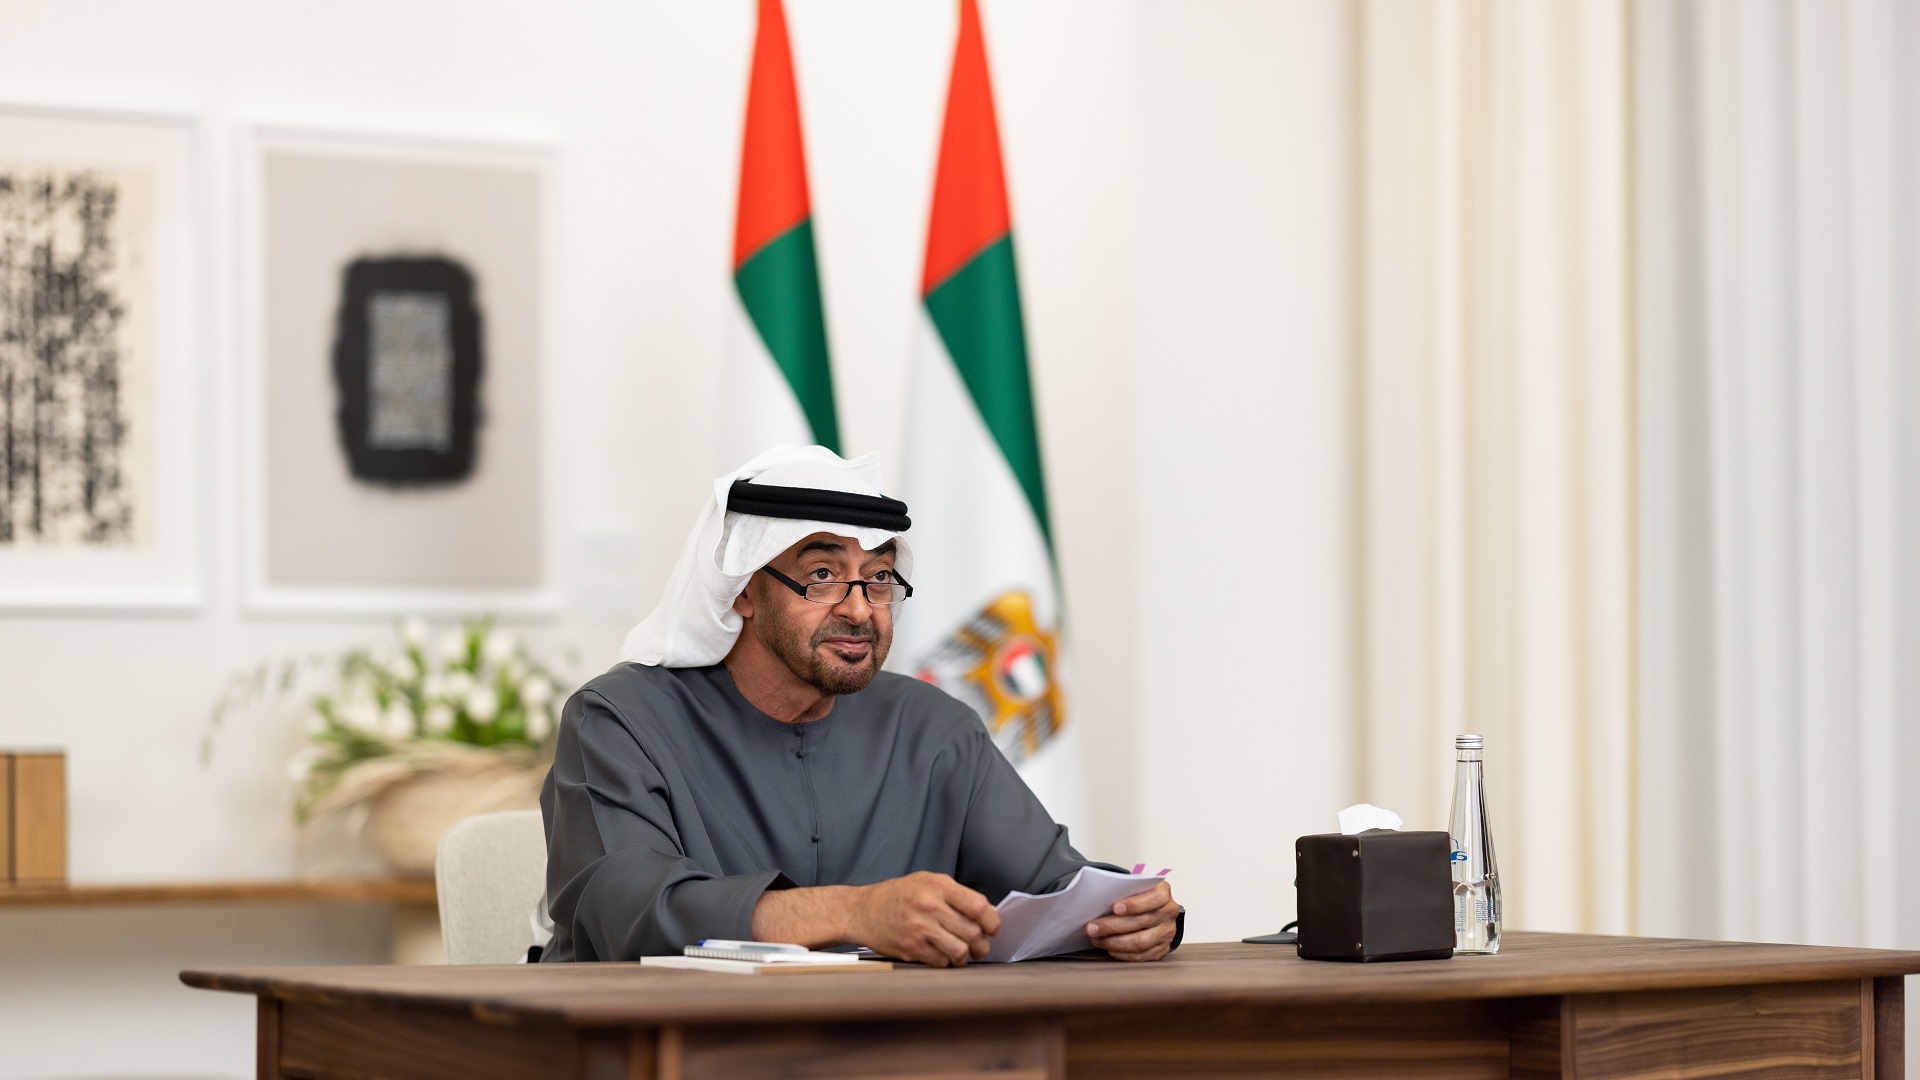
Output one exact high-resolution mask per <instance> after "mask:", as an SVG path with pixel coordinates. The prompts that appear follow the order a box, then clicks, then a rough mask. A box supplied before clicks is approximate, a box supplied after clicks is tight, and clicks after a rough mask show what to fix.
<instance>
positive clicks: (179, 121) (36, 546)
mask: <svg viewBox="0 0 1920 1080" xmlns="http://www.w3.org/2000/svg"><path fill="white" fill-rule="evenodd" d="M203 145H204V144H203V139H202V131H201V125H200V122H199V120H198V119H197V118H196V117H195V116H193V115H191V114H188V113H175V112H156V111H143V110H131V109H114V108H96V107H89V106H71V105H59V104H49V103H42V102H30V101H13V100H8V101H0V175H8V176H12V177H14V178H15V179H16V180H22V179H24V178H28V177H35V176H38V177H46V178H50V179H51V180H52V183H53V184H54V185H55V186H60V187H62V189H63V190H65V191H67V192H73V191H75V190H78V189H76V188H74V187H72V186H71V185H72V184H73V183H74V182H75V178H84V177H92V178H94V179H91V180H85V179H82V180H81V181H80V183H81V184H82V185H83V186H86V187H88V188H90V189H91V190H93V191H95V192H104V191H109V190H110V191H111V192H112V193H113V199H112V201H113V203H114V206H115V209H114V211H113V212H112V214H111V215H110V216H109V218H108V219H107V220H111V221H112V223H113V224H112V225H111V227H110V228H108V229H103V230H102V231H103V232H110V233H111V234H112V235H113V237H114V240H113V241H112V242H111V243H110V246H109V247H107V248H104V249H101V250H109V251H111V252H112V253H113V254H112V255H110V256H107V257H108V258H110V259H111V260H113V262H112V268H111V269H107V270H102V271H100V272H99V273H98V274H97V277H96V285H95V286H93V288H94V289H95V291H96V293H97V295H99V296H101V297H103V298H104V297H107V296H112V297H114V300H113V301H111V302H110V304H109V306H111V307H112V308H114V309H115V315H114V316H113V317H112V318H113V325H114V326H115V327H116V329H114V330H112V331H110V332H109V333H108V335H107V336H108V337H110V338H111V339H112V340H114V341H115V342H117V345H116V346H115V347H114V348H113V350H112V352H113V356H112V359H111V361H106V362H102V363H99V364H92V365H91V370H94V371H95V372H96V373H97V372H99V371H103V370H105V369H106V366H107V365H108V364H110V365H111V368H112V370H113V372H114V375H113V384H114V386H115V388H116V389H115V392H114V397H113V402H112V404H111V405H109V406H105V407H104V411H102V412H99V413H95V412H94V411H93V410H95V409H96V408H97V407H98V406H96V405H80V404H76V405H72V406H69V408H70V409H77V410H79V411H82V412H86V413H88V415H90V416H93V415H111V416H116V417H119V418H120V422H121V424H122V425H123V426H122V427H121V432H120V434H119V435H117V436H115V437H113V438H112V439H111V440H110V442H111V446H112V449H111V450H110V451H108V452H107V456H108V457H110V458H111V465H110V466H108V469H109V470H110V472H109V473H106V474H100V475H110V476H111V480H109V481H106V482H105V483H98V482H95V481H93V480H89V481H88V482H87V483H84V484H82V485H80V486H81V487H82V488H84V489H85V490H87V491H88V492H89V494H88V495H86V496H84V497H82V498H79V499H76V498H73V497H71V496H65V497H62V496H59V495H54V496H51V497H44V496H45V493H46V492H57V491H59V490H61V488H62V487H63V486H64V488H65V490H66V491H68V492H71V491H73V490H74V483H73V481H72V480H71V478H69V479H67V480H64V481H62V480H59V479H54V478H50V477H51V475H52V474H55V473H57V472H58V471H59V470H60V468H61V465H60V463H59V462H58V461H57V460H55V458H56V457H57V455H48V454H44V453H43V454H42V455H41V456H40V457H38V458H35V459H34V463H33V464H31V465H29V464H25V463H24V459H23V460H22V462H21V463H16V464H13V465H8V466H0V472H6V473H9V474H10V478H9V476H0V499H9V500H12V502H13V506H12V507H11V508H10V510H9V512H8V514H7V516H8V518H9V520H8V523H7V526H6V530H5V531H6V533H7V536H6V538H5V539H4V541H0V611H4V612H61V611H81V612H86V611H99V612H109V613H110V612H120V611H125V612H181V613H190V612H193V611H197V610H199V609H201V608H202V607H203V606H204V605H205V603H206V596H207V593H206V582H207V564H208V557H207V541H208V527H207V521H208V517H209V513H208V501H207V496H208V480H207V476H208V472H209V469H208V456H207V455H208V444H207V440H206V428H207V425H206V417H207V415H208V411H209V410H208V407H207V371H208V366H207V363H206V357H205V354H204V350H205V341H206V335H205V314H204V307H203V303H204V291H203V288H202V283H203V281H204V273H205V264H204V262H203V259H204V257H205V250H204V247H203V237H204V232H205V230H204V222H205V199H204V188H203V177H204V169H203V162H202V154H203ZM23 190H25V189H24V187H21V186H16V187H12V188H10V189H9V195H10V196H14V197H17V195H18V193H19V192H21V191H23ZM75 198H77V196H73V195H71V194H69V195H66V196H62V197H61V201H62V202H63V203H66V204H67V206H65V207H63V208H61V209H58V210H52V209H50V208H51V207H53V205H54V201H53V200H52V198H51V197H49V198H48V199H45V200H42V201H40V202H39V203H37V204H27V203H20V202H16V203H14V204H13V210H12V211H5V212H15V213H16V216H15V218H14V219H13V221H12V222H11V224H10V225H0V233H5V232H7V231H8V230H9V229H10V230H11V233H10V236H4V237H0V244H5V243H12V244H14V245H15V246H16V249H17V250H19V249H21V246H22V245H25V246H27V247H32V246H34V245H36V244H39V243H42V242H44V243H46V244H47V245H48V246H47V247H46V249H45V250H47V251H48V252H49V253H57V252H59V251H61V250H65V248H66V246H67V245H68V244H69V243H70V240H69V239H64V238H63V239H59V240H48V239H47V238H48V237H49V236H54V235H59V236H62V237H70V236H71V232H72V223H71V221H67V220H66V219H67V217H68V216H69V215H70V214H71V213H73V211H72V210H71V209H70V206H71V205H72V202H73V200H74V199H75ZM26 205H32V206H35V207H37V209H33V210H31V211H30V212H29V213H27V215H26V216H24V217H23V216H19V212H20V211H21V207H22V206H26ZM29 217H31V218H32V221H33V222H35V223H28V218H29ZM56 222H64V223H58V224H56ZM36 230H37V231H36ZM48 230H64V232H49V231H48ZM36 236H37V237H38V238H39V239H35V237H36ZM51 257H53V258H56V259H57V258H59V257H60V256H59V255H58V254H52V255H51ZM81 261H86V260H80V259H76V262H75V264H76V265H78V264H79V263H80V262H81ZM94 265H98V264H97V263H95V264H94ZM22 281H23V279H22V278H15V279H14V280H13V281H12V282H10V283H7V284H5V286H4V287H5V288H7V289H16V287H19V286H21V285H22ZM24 287H27V288H38V287H39V286H37V285H31V284H28V285H26V286H24ZM16 291H17V289H16ZM3 318H4V316H3V315H0V319H3ZM7 332H8V331H7V328H6V327H4V326H0V333H7ZM49 332H50V331H47V330H45V329H44V326H42V327H41V328H37V329H33V330H28V331H20V332H17V333H14V334H13V343H14V345H15V346H16V349H17V350H21V349H23V350H24V351H16V353H15V354H14V356H13V357H11V358H10V360H9V359H8V358H0V367H4V366H6V365H7V364H8V363H9V362H10V363H11V364H12V366H13V367H14V368H15V371H14V376H15V380H16V385H17V380H18V376H19V373H20V370H21V369H22V366H23V365H25V364H29V363H31V361H28V360H26V359H25V358H26V357H28V356H31V355H32V354H33V353H35V352H41V354H42V355H48V353H46V352H45V351H44V350H42V349H41V347H40V346H38V345H31V344H27V345H23V344H22V338H21V336H20V334H21V333H25V334H28V335H33V334H46V333H49ZM93 340H94V341H96V342H97V341H99V340H101V339H100V338H95V339H93ZM90 347H91V348H95V349H96V350H97V348H98V346H97V345H96V346H90ZM48 377H50V378H69V379H71V378H81V379H82V380H83V381H84V379H85V378H86V377H85V376H79V375H75V374H74V373H73V372H72V371H71V370H69V371H67V372H65V373H63V374H61V375H58V376H48ZM14 400H15V402H17V401H18V399H17V398H16V399H14ZM24 414H25V410H24V409H22V408H21V407H20V406H19V405H18V404H9V403H0V440H4V439H5V437H6V435H7V432H8V430H9V429H10V426H12V425H22V426H13V427H11V430H12V431H13V433H14V435H15V436H16V437H17V436H18V435H19V433H20V431H21V430H23V427H24V428H25V429H31V428H32V427H33V426H34V425H35V424H36V423H37V422H36V421H33V420H30V419H25V418H24ZM83 430H84V431H91V430H101V429H100V428H99V427H98V426H97V422H96V421H88V422H87V423H86V424H85V425H71V426H70V427H69V430H68V434H66V435H64V436H62V437H61V438H59V439H55V440H50V442H52V443H54V444H58V445H61V446H64V447H67V448H69V449H68V452H69V453H70V447H71V444H72V443H73V442H74V441H76V437H78V438H79V440H80V441H82V442H91V441H93V440H92V436H90V435H81V436H76V434H75V432H79V431H83ZM93 453H94V451H92V450H89V451H88V452H87V454H88V458H89V460H90V461H91V460H93V458H92V455H93ZM70 465H71V463H69V466H70ZM95 467H96V466H95V465H92V464H89V465H88V466H87V470H88V472H89V474H91V473H92V470H93V469H94V468H95ZM23 478H31V479H30V480H23ZM23 484H25V485H27V486H24V487H23V486H22V485H23ZM34 486H37V487H38V488H39V490H40V491H41V492H42V496H35V497H33V498H40V499H41V502H40V506H41V507H42V508H43V509H44V513H38V514H34V515H25V516H23V515H21V514H20V513H18V507H19V506H20V505H21V504H22V503H23V501H25V500H26V499H27V498H28V497H24V496H22V495H21V494H20V493H21V492H22V491H24V490H29V488H31V487H34ZM102 489H105V490H108V491H111V492H112V493H113V494H112V495H111V496H110V497H109V498H110V499H111V500H117V503H118V505H119V506H120V507H121V513H120V515H119V516H118V517H113V516H112V515H101V514H98V513H95V511H93V510H76V509H75V507H77V506H82V505H84V506H86V507H96V506H97V505H101V504H104V503H105V502H106V501H108V499H105V498H96V495H95V494H94V493H96V492H98V491H99V490H102ZM87 514H93V515H94V516H93V517H92V518H91V519H90V520H91V523H92V524H91V526H90V527H89V526H88V525H87V524H86V521H87V520H88V519H87V518H86V515H87ZM110 517H112V519H113V523H111V524H109V523H108V522H109V518H110ZM30 522H31V523H32V524H29V523H30ZM88 533H91V534H92V535H91V536H87V535H86V534H88ZM103 536H104V537H106V539H102V537H103Z"/></svg>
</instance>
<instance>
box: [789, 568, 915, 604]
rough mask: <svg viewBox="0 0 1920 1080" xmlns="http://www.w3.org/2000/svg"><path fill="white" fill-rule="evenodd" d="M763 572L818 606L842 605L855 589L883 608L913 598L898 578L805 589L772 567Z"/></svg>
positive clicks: (810, 585)
mask: <svg viewBox="0 0 1920 1080" xmlns="http://www.w3.org/2000/svg"><path fill="white" fill-rule="evenodd" d="M760 569H762V570H765V571H766V572H767V576H768V577H770V578H772V579H773V580H775V581H777V582H779V583H780V584H782V585H785V586H786V587H787V588H789V589H792V590H793V591H794V592H796V593H799V594H800V595H801V596H804V597H806V598H807V599H809V600H811V601H813V602H814V603H816V604H838V603H841V602H843V601H845V600H846V598H847V597H849V596H851V595H853V590H854V587H855V586H859V588H860V593H861V595H863V596H865V597H866V598H867V603H869V604H873V605H876V606H880V607H885V606H886V605H888V604H897V603H899V602H900V601H902V600H905V599H906V598H907V597H909V596H912V595H913V586H911V585H909V584H907V583H906V581H905V580H903V579H901V578H900V577H899V576H897V575H896V576H895V578H894V580H892V581H809V582H807V583H806V584H804V585H803V584H801V583H800V582H798V581H795V580H793V579H792V578H790V577H788V576H787V575H785V574H783V573H781V572H780V571H778V570H775V569H774V568H773V567H771V566H763V567H761V568H760Z"/></svg>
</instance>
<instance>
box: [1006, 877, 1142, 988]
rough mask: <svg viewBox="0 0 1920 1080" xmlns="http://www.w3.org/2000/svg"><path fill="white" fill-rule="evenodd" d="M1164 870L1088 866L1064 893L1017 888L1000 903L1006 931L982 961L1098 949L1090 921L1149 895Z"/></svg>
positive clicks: (1033, 957) (1027, 957)
mask: <svg viewBox="0 0 1920 1080" xmlns="http://www.w3.org/2000/svg"><path fill="white" fill-rule="evenodd" d="M1165 880H1167V876H1166V875H1165V874H1164V873H1162V874H1152V875H1149V874H1118V873H1115V872H1113V871H1112V870H1102V869H1101V868H1099V867H1097V866H1083V867H1081V868H1080V872H1079V873H1077V874H1075V875H1074V876H1073V880H1072V881H1070V882H1068V883H1067V887H1066V888H1064V889H1061V890H1060V891H1059V892H1051V893H1042V894H1040V895H1039V896H1035V895H1033V894H1032V893H1023V892H1011V893H1008V894H1007V896H1006V899H1004V900H1002V901H1000V903H999V904H998V905H997V910H998V911H999V912H1000V932H999V933H998V934H995V935H994V936H993V949H992V951H990V952H988V953H987V955H986V956H984V957H982V958H981V959H980V960H979V961H978V962H979V963H986V964H993V963H1009V964H1010V963H1013V962H1014V961H1017V960H1032V959H1035V958H1037V957H1042V956H1058V955H1060V954H1061V953H1070V952H1078V951H1080V950H1081V949H1091V948H1093V942H1092V941H1091V940H1089V939H1088V938H1087V924H1088V923H1090V922H1092V921H1093V920H1095V919H1097V918H1099V917H1100V916H1102V915H1111V914H1113V905H1114V903H1115V902H1117V901H1120V900H1124V899H1126V898H1127V897H1129V896H1132V895H1133V894H1135V893H1143V892H1146V891H1147V890H1148V889H1151V888H1153V887H1154V886H1155V885H1158V884H1160V883H1161V882H1162V881H1165Z"/></svg>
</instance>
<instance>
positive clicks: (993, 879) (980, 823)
mask: <svg viewBox="0 0 1920 1080" xmlns="http://www.w3.org/2000/svg"><path fill="white" fill-rule="evenodd" d="M962 747H963V750H962V752H963V753H965V754H966V755H968V756H969V757H970V758H971V759H972V760H971V762H970V763H969V764H970V765H971V769H970V773H971V777H972V784H973V786H972V790H971V792H970V793H969V794H968V798H967V810H966V813H967V818H966V825H965V827H964V829H963V830H962V832H961V836H960V859H959V867H958V872H957V873H955V874H954V880H956V881H958V882H960V883H961V884H962V885H965V886H967V887H968V888H970V889H976V890H978V891H979V892H980V893H982V894H983V895H985V896H986V898H987V899H988V900H990V901H992V902H994V903H996V904H997V903H999V902H1000V900H1001V898H1002V897H1004V896H1006V895H1007V894H1008V893H1010V892H1013V891H1014V890H1016V889H1017V890H1019V891H1021V892H1029V893H1043V892H1053V891H1054V890H1055V889H1062V888H1065V887H1066V885H1067V881H1068V880H1069V879H1071V878H1072V877H1073V875H1075V874H1077V873H1079V872H1080V868H1081V867H1083V866H1098V867H1101V868H1103V869H1107V870H1113V871H1116V872H1119V873H1125V872H1126V871H1125V870H1124V869H1122V868H1121V867H1118V866H1114V865H1113V864H1111V863H1101V862H1094V861H1093V860H1091V859H1088V858H1087V857H1085V856H1083V855H1081V854H1080V853H1079V852H1078V851H1075V850H1074V849H1073V845H1072V844H1070V843H1068V841H1067V827H1066V826H1065V825H1060V824H1057V823H1055V821H1054V820H1053V817H1052V815H1050V814H1048V813H1047V808H1046V807H1044V806H1042V805H1041V804H1040V800H1039V799H1038V798H1036V797H1035V796H1034V794H1033V791H1032V790H1031V789H1029V788H1028V787H1027V782H1026V781H1025V780H1022V779H1020V774H1019V773H1018V772H1015V771H1014V768H1013V766H1012V764H1010V763H1009V762H1008V761H1007V759H1006V757H1005V755H1003V754H1001V753H1000V751H999V749H998V748H997V747H995V746H994V745H993V740H992V739H991V738H990V737H989V736H988V735H987V733H986V730H985V729H984V728H982V729H979V730H978V731H977V732H976V733H974V734H972V735H970V736H969V737H968V738H967V739H966V740H964V741H963V743H962Z"/></svg>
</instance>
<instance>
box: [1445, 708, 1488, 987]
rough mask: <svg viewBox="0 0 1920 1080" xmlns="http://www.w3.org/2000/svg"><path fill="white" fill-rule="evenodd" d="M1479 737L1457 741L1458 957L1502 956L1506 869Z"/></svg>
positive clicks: (1452, 827)
mask: <svg viewBox="0 0 1920 1080" xmlns="http://www.w3.org/2000/svg"><path fill="white" fill-rule="evenodd" d="M1485 745H1486V742H1485V740H1484V739H1482V738H1481V737H1480V736H1478V735H1460V736H1457V737H1455V738H1454V740H1453V750H1454V765H1453V817H1452V819H1451V820H1450V821H1449V822H1448V823H1447V834H1448V835H1449V836H1451V837H1452V838H1453V951H1454V952H1455V953H1497V952H1499V951H1500V868H1499V866H1498V865H1497V864H1496V863H1495V862H1494V861H1493V833H1492V832H1490V831H1489V830H1488V829H1487V793H1486V785H1485V777H1484V776H1483V775H1482V773H1481V763H1480V752H1481V749H1482V748H1483V747H1484V746H1485Z"/></svg>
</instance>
